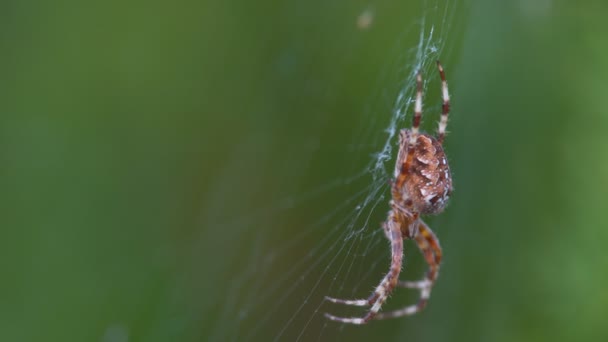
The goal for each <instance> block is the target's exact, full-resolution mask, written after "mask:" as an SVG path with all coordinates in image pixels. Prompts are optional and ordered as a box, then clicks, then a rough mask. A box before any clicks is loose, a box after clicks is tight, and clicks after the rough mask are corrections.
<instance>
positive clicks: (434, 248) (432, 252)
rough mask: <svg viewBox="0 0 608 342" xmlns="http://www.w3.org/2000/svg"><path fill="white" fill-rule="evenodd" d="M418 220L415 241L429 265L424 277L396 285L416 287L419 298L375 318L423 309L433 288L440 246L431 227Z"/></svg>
mask: <svg viewBox="0 0 608 342" xmlns="http://www.w3.org/2000/svg"><path fill="white" fill-rule="evenodd" d="M418 221H419V222H420V224H419V227H418V229H419V231H418V232H419V234H418V235H416V238H415V241H416V244H417V245H418V248H419V249H420V252H422V254H423V255H424V259H425V260H426V262H427V264H428V265H429V270H428V271H427V274H426V277H425V279H423V280H420V281H399V283H398V284H397V286H399V287H405V288H409V289H418V290H419V291H420V299H419V300H418V303H416V304H414V305H410V306H407V307H405V308H403V309H400V310H396V311H390V312H383V313H379V314H378V315H377V316H376V319H387V318H395V317H401V316H409V315H413V314H415V313H417V312H419V311H421V310H422V309H424V307H425V306H426V303H427V302H428V300H429V298H430V296H431V289H432V288H433V285H434V284H435V280H437V276H438V275H439V265H440V263H441V256H442V254H441V247H440V245H439V240H438V239H437V236H435V234H434V233H433V231H432V230H431V228H429V226H428V225H427V224H426V223H424V222H422V220H418Z"/></svg>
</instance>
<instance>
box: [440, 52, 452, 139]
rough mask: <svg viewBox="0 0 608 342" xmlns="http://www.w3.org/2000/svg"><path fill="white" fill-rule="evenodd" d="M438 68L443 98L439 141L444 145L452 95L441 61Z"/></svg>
mask: <svg viewBox="0 0 608 342" xmlns="http://www.w3.org/2000/svg"><path fill="white" fill-rule="evenodd" d="M437 68H438V69H439V75H440V76H441V95H442V98H443V106H442V109H441V120H440V121H439V129H438V130H437V133H438V136H437V141H439V143H440V144H442V143H443V138H445V129H446V127H447V126H448V114H449V113H450V94H449V92H448V82H447V81H446V80H445V72H444V71H443V67H442V66H441V63H439V61H437Z"/></svg>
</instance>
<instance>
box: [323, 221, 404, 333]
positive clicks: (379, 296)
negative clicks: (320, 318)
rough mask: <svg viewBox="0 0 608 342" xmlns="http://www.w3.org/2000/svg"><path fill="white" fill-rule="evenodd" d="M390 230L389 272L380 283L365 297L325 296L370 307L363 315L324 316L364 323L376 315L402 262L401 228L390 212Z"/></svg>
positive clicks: (396, 280)
mask: <svg viewBox="0 0 608 342" xmlns="http://www.w3.org/2000/svg"><path fill="white" fill-rule="evenodd" d="M387 226H388V229H389V231H390V241H391V266H390V269H389V272H388V273H387V274H386V276H384V279H382V281H381V282H380V285H378V287H376V290H375V291H374V293H373V294H372V295H371V296H370V297H369V298H367V299H353V300H349V299H337V298H331V297H325V299H326V300H328V301H330V302H332V303H338V304H346V305H354V306H369V305H371V306H372V307H371V309H370V310H369V312H368V313H367V315H365V316H364V317H337V316H334V315H330V314H328V313H326V314H325V317H327V318H328V319H330V320H332V321H337V322H342V323H351V324H365V323H367V322H369V321H371V320H372V319H373V318H374V317H376V315H377V314H378V311H380V308H381V307H382V304H384V302H385V301H386V299H387V298H388V296H389V295H390V293H391V292H392V291H393V289H394V288H395V287H396V286H397V282H398V281H399V273H401V265H402V262H403V236H402V235H401V228H400V226H399V224H398V223H397V222H396V220H395V215H394V214H392V215H391V216H390V218H389V221H388V223H387Z"/></svg>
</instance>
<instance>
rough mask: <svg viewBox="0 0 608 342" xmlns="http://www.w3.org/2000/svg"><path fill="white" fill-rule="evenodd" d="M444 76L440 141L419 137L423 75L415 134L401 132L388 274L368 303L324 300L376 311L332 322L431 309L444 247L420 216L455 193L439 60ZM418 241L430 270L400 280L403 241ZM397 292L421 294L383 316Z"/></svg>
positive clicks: (439, 207) (436, 210) (419, 80)
mask: <svg viewBox="0 0 608 342" xmlns="http://www.w3.org/2000/svg"><path fill="white" fill-rule="evenodd" d="M437 68H438V69H439V75H440V76H441V88H442V97H443V107H442V113H441V119H440V121H439V128H438V132H437V137H436V138H435V137H433V136H431V135H429V134H426V133H419V127H420V118H421V116H422V76H421V74H420V71H418V73H417V75H416V102H415V108H414V118H413V123H412V128H411V129H402V130H401V131H400V132H399V152H398V155H397V163H396V165H395V175H394V177H395V178H394V180H393V181H392V183H391V193H392V199H391V201H390V203H389V204H390V207H391V209H390V211H389V212H388V218H387V219H386V221H385V222H384V223H383V224H382V227H383V229H384V233H385V235H386V238H387V239H388V240H389V241H390V243H391V265H390V269H389V271H388V273H387V274H386V276H384V278H383V279H382V281H381V282H380V284H379V285H378V286H377V287H376V289H375V290H374V292H373V293H372V294H371V296H369V297H368V298H367V299H337V298H332V297H325V299H326V300H328V301H330V302H332V303H338V304H346V305H354V306H367V307H369V306H371V308H370V309H369V311H368V313H367V314H366V315H365V316H363V317H351V318H347V317H337V316H333V315H330V314H327V313H326V314H325V317H327V318H328V319H330V320H332V321H337V322H342V323H350V324H365V323H368V322H369V321H371V320H372V319H387V318H396V317H401V316H409V315H413V314H415V313H417V312H419V311H421V310H422V309H424V307H425V306H426V304H427V301H428V300H429V297H430V295H431V288H432V287H433V285H434V284H435V280H437V276H438V274H439V264H440V263H441V247H440V246H439V240H438V239H437V237H436V236H435V234H434V233H433V231H432V230H431V228H429V226H428V225H427V224H426V223H424V222H423V221H422V220H421V219H420V215H421V214H424V215H435V214H439V213H441V212H442V211H443V209H444V208H445V206H446V203H447V200H448V198H449V197H450V194H451V192H452V176H451V174H450V167H449V165H448V161H447V158H446V156H445V152H444V151H443V147H442V143H443V139H444V138H445V134H446V131H445V129H446V126H447V122H448V113H449V112H450V95H449V93H448V84H447V81H446V79H445V73H444V71H443V67H442V66H441V63H440V62H439V61H437ZM404 239H413V240H415V241H416V244H417V245H418V248H419V249H420V251H421V253H422V254H423V255H424V258H425V260H426V262H427V264H428V265H429V270H428V271H427V273H426V276H425V277H424V279H423V280H420V281H400V280H399V273H401V267H402V263H403V240H404ZM395 287H403V288H409V289H417V290H419V291H420V298H419V300H418V302H417V303H416V304H413V305H410V306H407V307H404V308H402V309H400V310H396V311H390V312H379V311H380V309H381V308H382V304H384V302H385V301H386V299H387V298H388V296H389V295H390V294H391V292H392V291H393V290H394V289H395Z"/></svg>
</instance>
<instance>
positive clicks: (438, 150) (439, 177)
mask: <svg viewBox="0 0 608 342" xmlns="http://www.w3.org/2000/svg"><path fill="white" fill-rule="evenodd" d="M409 135H410V130H407V129H404V130H401V132H400V134H399V144H400V149H399V152H400V153H399V156H398V157H397V165H396V167H395V177H397V176H398V175H399V173H400V172H401V169H400V168H401V165H403V161H404V160H405V158H406V156H407V141H408V140H409ZM403 190H404V192H405V194H407V197H406V198H409V199H410V200H411V201H412V205H413V207H414V209H415V210H416V211H418V212H419V213H421V214H438V213H440V212H442V211H443V209H444V208H445V206H446V204H447V201H448V198H449V197H450V194H451V192H452V175H451V173H450V166H449V165H448V161H447V158H446V156H445V152H444V151H443V148H442V147H441V144H440V143H439V142H438V141H437V140H436V139H435V138H434V137H432V136H430V135H428V134H420V135H419V136H418V140H417V142H416V147H415V151H414V156H413V159H412V164H411V172H410V173H409V174H408V177H407V178H406V180H405V183H404V185H403Z"/></svg>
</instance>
